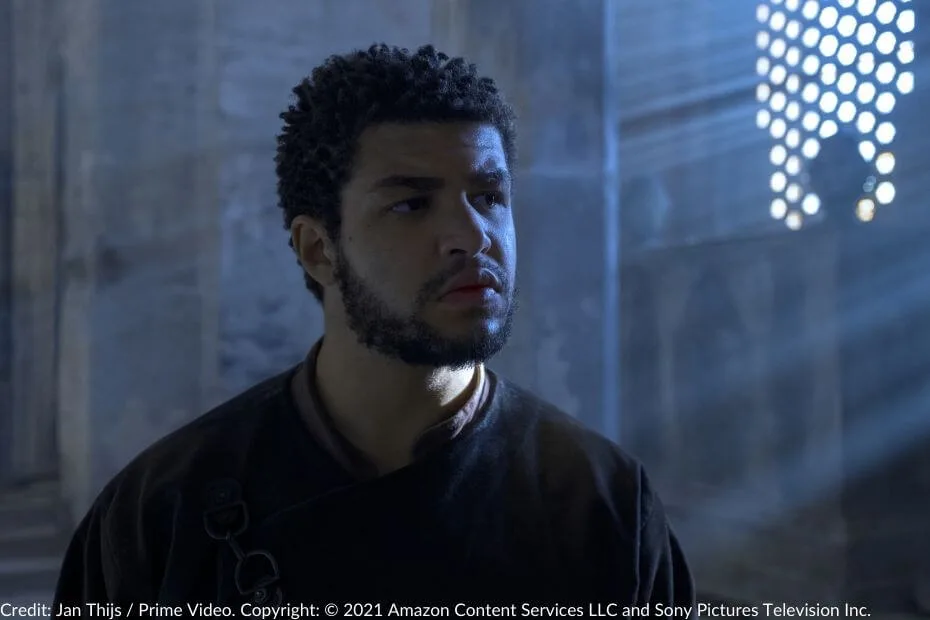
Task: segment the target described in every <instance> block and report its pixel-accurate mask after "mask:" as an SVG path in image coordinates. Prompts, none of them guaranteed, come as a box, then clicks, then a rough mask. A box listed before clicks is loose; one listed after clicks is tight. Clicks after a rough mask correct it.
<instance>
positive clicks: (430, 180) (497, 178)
mask: <svg viewBox="0 0 930 620" xmlns="http://www.w3.org/2000/svg"><path fill="white" fill-rule="evenodd" d="M470 177H471V181H472V182H473V183H478V184H487V185H507V186H509V185H510V181H511V178H510V172H509V171H508V170H506V169H504V168H495V169H493V170H478V171H475V172H473V173H472V174H471V175H470ZM443 185H445V181H443V180H442V179H440V178H437V177H417V176H409V175H402V174H392V175H391V176H387V177H384V178H383V179H380V180H378V181H376V182H375V183H374V184H372V186H371V189H370V190H369V191H377V190H379V189H392V188H404V189H412V190H416V191H419V192H432V191H436V190H437V189H440V188H442V186H443Z"/></svg>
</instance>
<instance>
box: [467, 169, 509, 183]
mask: <svg viewBox="0 0 930 620" xmlns="http://www.w3.org/2000/svg"><path fill="white" fill-rule="evenodd" d="M472 179H473V180H475V181H477V182H479V183H488V184H498V185H510V181H511V179H510V172H509V171H508V170H505V169H504V168H495V169H494V170H478V171H477V172H475V173H474V174H472Z"/></svg>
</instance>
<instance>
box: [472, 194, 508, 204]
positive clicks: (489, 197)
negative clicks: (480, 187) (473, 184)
mask: <svg viewBox="0 0 930 620" xmlns="http://www.w3.org/2000/svg"><path fill="white" fill-rule="evenodd" d="M476 199H477V202H480V203H482V204H483V205H484V206H486V207H493V206H503V205H504V195H503V194H501V193H500V192H484V193H483V194H479V195H478V196H476Z"/></svg>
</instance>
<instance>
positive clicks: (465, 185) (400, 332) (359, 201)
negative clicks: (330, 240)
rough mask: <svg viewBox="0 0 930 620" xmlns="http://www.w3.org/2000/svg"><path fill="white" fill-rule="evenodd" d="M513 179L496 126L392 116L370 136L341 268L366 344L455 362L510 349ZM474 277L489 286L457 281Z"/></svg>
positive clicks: (347, 196)
mask: <svg viewBox="0 0 930 620" xmlns="http://www.w3.org/2000/svg"><path fill="white" fill-rule="evenodd" d="M510 184H511V182H510V171H509V170H508V167H507V162H506V157H505V155H504V149H503V146H502V143H501V138H500V134H499V133H498V131H497V130H496V129H494V128H493V127H491V126H487V125H474V124H460V123H444V124H438V123H437V124H432V123H429V124H427V123H422V124H384V125H378V126H375V127H371V128H369V129H368V130H366V131H365V132H364V133H363V134H362V136H361V138H360V140H359V148H358V151H357V155H356V159H355V165H354V168H353V174H352V176H351V179H350V181H349V183H348V184H347V185H346V187H345V188H344V190H343V193H342V230H341V236H340V239H339V240H338V257H337V264H336V273H335V275H336V279H337V282H338V286H339V290H340V292H341V295H342V301H343V306H344V311H345V317H346V323H347V325H348V327H349V328H350V329H351V330H352V331H354V332H355V333H356V334H357V336H358V338H359V341H360V342H361V343H362V344H364V345H365V346H367V347H369V348H371V349H373V350H376V351H378V352H380V353H382V354H384V355H388V356H390V357H393V358H396V359H400V360H402V361H403V362H405V363H408V364H415V365H425V366H432V367H439V366H446V367H453V368H462V367H465V366H467V365H470V364H473V363H475V362H484V361H486V360H488V359H490V358H491V357H493V356H494V355H495V354H497V353H498V352H499V351H500V350H501V348H503V346H504V344H506V342H507V339H508V337H509V335H510V330H511V325H512V322H513V315H514V311H515V308H516V303H515V293H516V285H515V273H516V240H515V236H514V226H513V214H512V212H511V205H510V191H511V188H510ZM475 284H480V285H484V286H469V287H468V288H464V289H458V288H457V287H458V286H460V285H475ZM450 289H457V290H454V291H452V292H449V291H450Z"/></svg>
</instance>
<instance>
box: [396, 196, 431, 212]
mask: <svg viewBox="0 0 930 620" xmlns="http://www.w3.org/2000/svg"><path fill="white" fill-rule="evenodd" d="M427 206H429V201H428V200H427V199H426V198H409V199H407V200H404V201H402V202H396V203H394V204H393V205H391V211H393V212H394V213H411V212H413V211H420V210H422V209H425V208H426V207H427Z"/></svg>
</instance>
